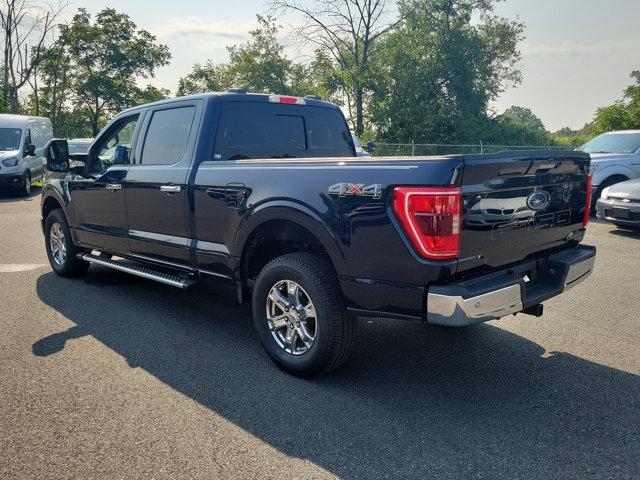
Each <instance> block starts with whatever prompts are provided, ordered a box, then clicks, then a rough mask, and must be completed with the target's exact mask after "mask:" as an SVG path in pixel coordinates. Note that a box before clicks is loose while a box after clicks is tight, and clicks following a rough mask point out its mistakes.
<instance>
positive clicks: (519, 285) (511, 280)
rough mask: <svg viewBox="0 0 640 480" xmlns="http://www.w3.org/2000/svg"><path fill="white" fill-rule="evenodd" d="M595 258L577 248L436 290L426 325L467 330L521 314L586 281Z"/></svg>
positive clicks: (430, 293)
mask: <svg viewBox="0 0 640 480" xmlns="http://www.w3.org/2000/svg"><path fill="white" fill-rule="evenodd" d="M595 253H596V250H595V247H590V246H578V247H575V248H573V249H571V250H567V251H565V252H561V253H558V254H555V255H551V256H549V257H547V258H545V259H542V260H540V259H538V260H536V261H534V262H527V263H523V264H522V265H517V266H515V267H512V268H510V269H509V270H507V271H502V272H497V273H495V274H492V275H489V276H486V277H482V278H480V279H474V280H472V281H467V282H463V283H458V284H452V285H432V286H430V287H429V290H428V293H427V322H429V323H432V324H435V325H445V326H449V327H464V326H467V325H473V324H476V323H482V322H486V321H489V320H495V319H498V318H501V317H504V316H506V315H509V314H512V313H517V312H520V311H522V310H524V309H525V308H528V307H530V306H533V305H536V304H539V303H541V302H542V301H543V300H547V299H549V298H551V297H554V296H556V295H559V294H560V293H562V292H564V291H566V290H568V289H570V288H573V287H574V286H576V285H578V284H579V283H580V282H582V281H583V280H585V279H586V278H587V277H588V276H589V275H590V274H591V272H592V271H593V266H594V264H595ZM534 271H535V272H534ZM530 277H535V278H536V281H532V280H531V278H530Z"/></svg>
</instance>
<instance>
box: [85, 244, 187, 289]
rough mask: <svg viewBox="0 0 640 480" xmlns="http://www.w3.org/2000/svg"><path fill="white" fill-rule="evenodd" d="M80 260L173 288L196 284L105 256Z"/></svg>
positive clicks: (87, 254) (185, 287) (86, 256)
mask: <svg viewBox="0 0 640 480" xmlns="http://www.w3.org/2000/svg"><path fill="white" fill-rule="evenodd" d="M78 258H79V259H81V260H84V261H86V262H89V263H95V264H96V265H102V266H103V267H107V268H113V269H114V270H119V271H121V272H125V273H130V274H131V275H136V276H138V277H142V278H147V279H149V280H155V281H156V282H160V283H165V284H167V285H171V286H172V287H178V288H182V289H183V290H184V289H187V288H189V287H190V286H192V285H193V284H195V283H196V282H195V281H194V280H192V279H190V278H184V277H179V276H177V275H171V274H169V273H164V272H157V271H155V270H151V269H150V268H146V267H142V266H140V265H136V264H133V263H128V262H126V261H122V260H112V259H111V258H109V257H106V256H103V255H100V256H98V255H92V254H91V253H79V254H78Z"/></svg>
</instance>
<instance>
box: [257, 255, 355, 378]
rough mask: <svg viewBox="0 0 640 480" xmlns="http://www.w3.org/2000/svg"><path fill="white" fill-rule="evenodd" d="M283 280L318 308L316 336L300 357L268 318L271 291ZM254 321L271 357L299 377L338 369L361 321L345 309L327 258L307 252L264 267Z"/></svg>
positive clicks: (345, 356) (259, 278) (285, 369)
mask: <svg viewBox="0 0 640 480" xmlns="http://www.w3.org/2000/svg"><path fill="white" fill-rule="evenodd" d="M284 280H290V281H293V282H295V283H297V284H298V285H299V286H300V287H302V289H303V293H304V294H305V296H308V300H309V301H311V302H312V306H313V307H315V312H316V316H315V320H314V328H315V335H314V337H315V338H314V339H313V344H312V345H311V347H309V348H308V351H306V352H305V353H303V354H299V355H293V354H292V353H290V352H287V351H286V350H285V347H283V345H281V344H279V343H278V341H277V340H276V338H275V335H274V334H272V331H271V330H270V328H269V324H268V321H267V302H268V296H269V292H270V291H271V289H272V288H273V287H274V286H275V285H276V284H278V282H282V281H284ZM292 310H293V309H292ZM253 320H254V322H255V326H256V330H257V331H258V336H259V337H260V341H261V342H262V345H263V346H264V348H265V350H266V351H267V354H268V355H269V357H271V359H272V360H273V361H274V362H275V364H276V365H278V366H279V367H280V368H281V369H283V370H284V371H286V372H288V373H291V374H293V375H297V376H300V377H314V376H317V375H322V374H325V373H328V372H330V371H332V370H334V369H336V368H338V367H339V366H340V365H341V364H342V363H343V362H344V361H345V360H346V359H347V357H348V356H349V354H350V353H351V350H352V348H353V344H354V340H355V334H356V327H357V319H356V318H354V317H352V316H351V315H349V314H348V313H347V310H346V308H345V305H344V299H343V296H342V292H341V291H340V287H339V285H338V281H337V278H336V275H335V273H334V271H333V269H332V268H331V266H330V265H329V263H328V262H327V261H326V260H325V259H324V258H323V257H321V256H319V255H313V254H308V253H294V254H289V255H284V256H282V257H278V258H276V259H275V260H272V261H271V262H269V263H268V264H267V265H266V266H265V267H264V268H263V269H262V271H261V272H260V274H259V275H258V278H257V280H256V284H255V287H254V289H253Z"/></svg>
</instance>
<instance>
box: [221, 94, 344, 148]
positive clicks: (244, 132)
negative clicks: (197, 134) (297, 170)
mask: <svg viewBox="0 0 640 480" xmlns="http://www.w3.org/2000/svg"><path fill="white" fill-rule="evenodd" d="M354 154H355V152H354V148H353V143H352V139H351V133H350V131H349V128H348V127H347V124H346V122H345V120H344V117H343V116H342V114H341V113H340V112H339V111H338V110H333V109H328V108H321V107H311V106H303V105H284V104H267V103H257V102H255V103H254V102H226V103H223V105H222V114H221V119H220V125H219V127H218V133H217V136H216V143H215V148H214V155H213V160H242V159H251V158H307V157H351V156H354Z"/></svg>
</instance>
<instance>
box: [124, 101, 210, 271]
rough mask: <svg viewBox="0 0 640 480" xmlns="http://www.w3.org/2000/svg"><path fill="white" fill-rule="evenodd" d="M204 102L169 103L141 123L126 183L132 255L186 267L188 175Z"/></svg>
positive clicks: (188, 228) (187, 262) (187, 253)
mask: <svg viewBox="0 0 640 480" xmlns="http://www.w3.org/2000/svg"><path fill="white" fill-rule="evenodd" d="M202 108H203V102H202V101H198V100H196V101H192V102H172V103H168V104H162V105H159V106H158V107H156V108H155V109H153V110H150V111H149V113H148V114H147V116H146V118H145V125H144V126H143V130H142V132H143V133H141V139H142V141H141V142H140V145H139V148H138V150H137V152H136V159H135V163H134V164H133V165H131V168H130V169H129V173H128V175H127V179H126V182H125V199H126V204H127V218H128V226H129V246H130V249H131V253H132V254H134V255H138V256H141V257H147V258H151V259H154V260H158V261H164V262H170V263H177V264H180V265H185V266H188V265H190V264H191V261H190V254H189V247H190V238H191V234H190V226H189V215H188V211H187V174H188V172H189V168H190V166H191V160H192V157H193V151H194V147H195V143H196V137H197V132H198V124H199V121H200V118H201V115H202Z"/></svg>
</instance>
